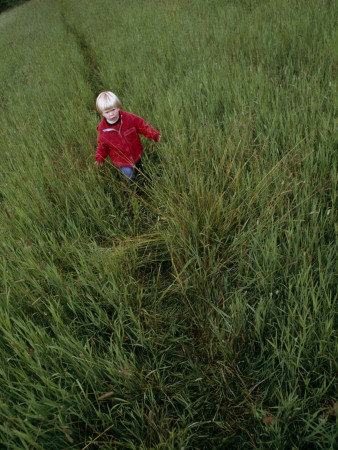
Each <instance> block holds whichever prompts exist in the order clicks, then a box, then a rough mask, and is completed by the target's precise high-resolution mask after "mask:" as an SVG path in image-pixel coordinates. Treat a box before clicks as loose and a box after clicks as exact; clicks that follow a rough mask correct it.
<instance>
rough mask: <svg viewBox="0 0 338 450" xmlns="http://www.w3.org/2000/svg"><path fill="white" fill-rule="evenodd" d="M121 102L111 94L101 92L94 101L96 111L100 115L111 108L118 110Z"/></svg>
mask: <svg viewBox="0 0 338 450" xmlns="http://www.w3.org/2000/svg"><path fill="white" fill-rule="evenodd" d="M120 107H121V102H120V100H119V98H118V97H117V96H116V95H115V94H113V92H110V91H105V92H101V94H99V95H98V97H97V99H96V109H97V110H98V112H99V113H100V114H102V113H103V112H104V111H109V110H110V109H113V108H120Z"/></svg>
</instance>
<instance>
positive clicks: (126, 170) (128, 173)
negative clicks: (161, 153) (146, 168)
mask: <svg viewBox="0 0 338 450" xmlns="http://www.w3.org/2000/svg"><path fill="white" fill-rule="evenodd" d="M141 167H142V158H140V159H139V160H138V161H137V163H136V164H135V166H134V167H120V170H121V172H122V173H123V175H124V176H125V177H127V178H129V180H130V181H131V182H133V180H135V177H136V175H137V172H138V171H139V170H141ZM135 169H136V170H135Z"/></svg>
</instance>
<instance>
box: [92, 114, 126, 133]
mask: <svg viewBox="0 0 338 450" xmlns="http://www.w3.org/2000/svg"><path fill="white" fill-rule="evenodd" d="M123 113H124V111H121V110H120V121H119V122H118V123H117V124H116V125H118V126H120V125H121V121H122V118H123ZM114 127H115V125H109V124H108V123H107V122H106V119H105V118H103V119H102V120H101V122H100V123H99V124H98V126H97V127H96V129H97V131H102V130H104V129H106V128H114Z"/></svg>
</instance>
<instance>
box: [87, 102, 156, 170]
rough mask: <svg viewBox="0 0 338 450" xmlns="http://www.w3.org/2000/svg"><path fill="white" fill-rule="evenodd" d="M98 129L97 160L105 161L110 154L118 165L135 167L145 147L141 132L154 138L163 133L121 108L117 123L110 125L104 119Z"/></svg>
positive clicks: (149, 137)
mask: <svg viewBox="0 0 338 450" xmlns="http://www.w3.org/2000/svg"><path fill="white" fill-rule="evenodd" d="M96 129H97V130H98V132H99V135H98V137H97V143H98V146H97V151H96V155H95V160H96V161H104V160H105V159H106V158H107V156H108V155H109V156H110V159H111V160H112V161H113V163H114V164H115V166H117V167H133V165H134V164H136V163H137V161H138V160H139V159H140V158H141V156H142V153H143V147H142V143H141V140H140V137H139V133H140V134H143V135H144V136H145V137H147V138H148V139H153V140H155V139H156V137H157V136H159V135H160V134H161V133H160V132H159V131H156V130H154V128H153V127H152V126H150V125H148V124H147V123H146V122H145V121H144V120H143V119H141V117H138V116H136V115H135V114H131V113H128V112H125V111H121V110H120V121H119V122H118V123H117V124H116V125H109V124H108V122H106V119H102V120H101V122H100V124H99V126H98V127H97V128H96Z"/></svg>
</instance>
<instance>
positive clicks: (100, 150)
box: [95, 134, 109, 161]
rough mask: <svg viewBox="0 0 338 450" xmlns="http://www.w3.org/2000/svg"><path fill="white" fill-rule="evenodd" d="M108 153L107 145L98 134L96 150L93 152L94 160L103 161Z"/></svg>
mask: <svg viewBox="0 0 338 450" xmlns="http://www.w3.org/2000/svg"><path fill="white" fill-rule="evenodd" d="M108 154H109V148H108V145H107V144H105V143H104V142H103V140H102V137H101V135H100V134H99V135H98V137H97V150H96V153H95V161H104V160H105V159H106V158H107V156H108Z"/></svg>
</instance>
